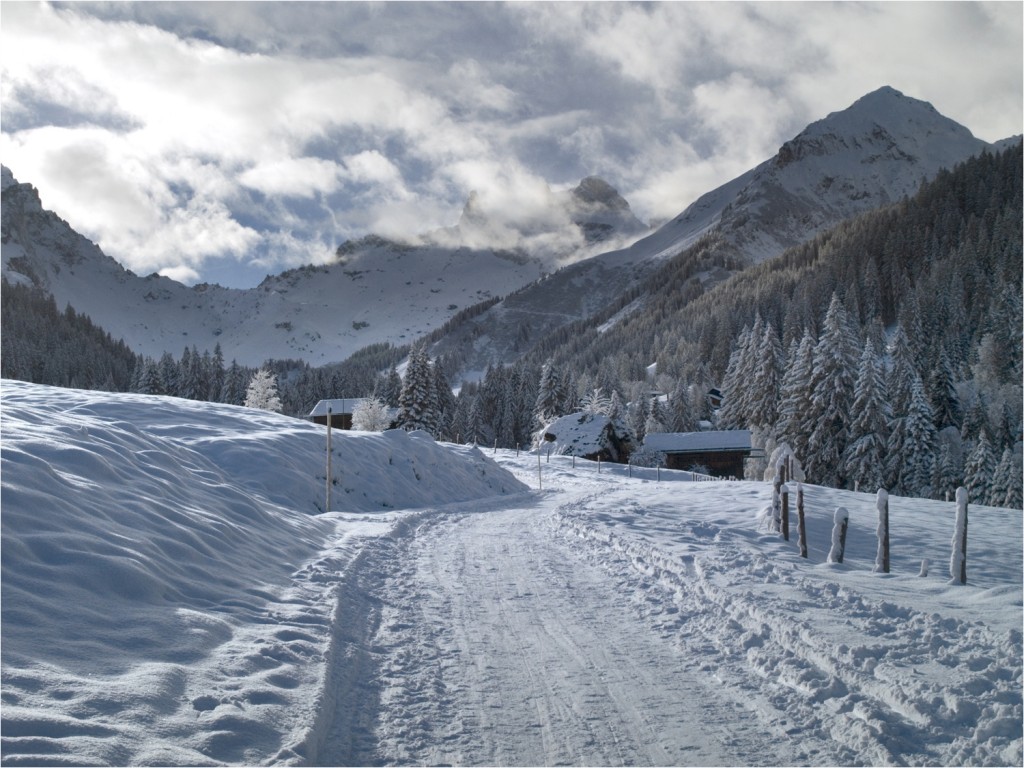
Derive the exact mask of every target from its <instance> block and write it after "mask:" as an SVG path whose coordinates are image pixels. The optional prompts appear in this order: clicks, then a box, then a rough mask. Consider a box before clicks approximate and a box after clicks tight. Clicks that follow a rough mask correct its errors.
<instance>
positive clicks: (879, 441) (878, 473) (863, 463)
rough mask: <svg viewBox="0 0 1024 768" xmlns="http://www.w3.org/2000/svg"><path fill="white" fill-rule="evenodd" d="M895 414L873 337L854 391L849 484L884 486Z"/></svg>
mask: <svg viewBox="0 0 1024 768" xmlns="http://www.w3.org/2000/svg"><path fill="white" fill-rule="evenodd" d="M891 418H892V414H891V412H890V411H889V402H888V397H887V393H886V391H885V378H884V377H883V376H882V363H881V360H880V359H879V358H878V355H877V354H876V352H875V345H874V344H873V343H872V342H871V341H870V340H869V341H867V342H865V344H864V350H863V352H862V353H861V357H860V365H859V368H858V373H857V382H856V384H855V386H854V391H853V423H852V424H851V425H850V438H849V444H848V445H847V447H846V452H845V453H844V454H843V467H844V472H845V474H846V482H847V484H848V485H850V486H852V487H855V488H859V489H860V490H862V491H877V490H878V489H879V488H882V487H883V486H884V478H885V449H886V442H887V440H888V431H889V430H888V426H889V421H890V419H891Z"/></svg>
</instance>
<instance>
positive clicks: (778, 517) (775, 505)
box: [771, 473, 782, 533]
mask: <svg viewBox="0 0 1024 768" xmlns="http://www.w3.org/2000/svg"><path fill="white" fill-rule="evenodd" d="M771 530H772V532H773V533H778V532H779V531H781V530H782V474H781V473H776V475H775V482H774V485H773V487H772V519H771Z"/></svg>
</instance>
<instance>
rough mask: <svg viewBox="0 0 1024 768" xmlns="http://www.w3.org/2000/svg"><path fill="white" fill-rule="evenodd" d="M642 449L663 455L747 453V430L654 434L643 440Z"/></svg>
mask: <svg viewBox="0 0 1024 768" xmlns="http://www.w3.org/2000/svg"><path fill="white" fill-rule="evenodd" d="M644 447H645V448H647V449H649V450H653V451H661V452H663V453H707V452H708V451H749V450H750V449H751V444H750V430H749V429H726V430H718V431H714V432H656V433H653V434H649V435H647V437H645V438H644Z"/></svg>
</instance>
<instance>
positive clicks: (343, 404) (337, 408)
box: [309, 397, 367, 429]
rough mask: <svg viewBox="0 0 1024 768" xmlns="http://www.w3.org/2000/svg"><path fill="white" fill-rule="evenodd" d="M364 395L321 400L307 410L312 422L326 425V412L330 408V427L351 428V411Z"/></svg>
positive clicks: (362, 399)
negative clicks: (310, 409)
mask: <svg viewBox="0 0 1024 768" xmlns="http://www.w3.org/2000/svg"><path fill="white" fill-rule="evenodd" d="M366 399H367V398H365V397H341V398H334V399H332V400H321V401H320V402H319V403H317V404H316V405H315V406H313V410H312V411H310V412H309V418H310V420H311V421H312V422H313V423H314V424H323V425H324V426H326V425H327V412H328V409H330V415H331V429H352V413H353V412H354V411H355V408H356V406H357V405H359V404H360V403H362V402H363V401H364V400H366Z"/></svg>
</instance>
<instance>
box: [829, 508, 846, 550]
mask: <svg viewBox="0 0 1024 768" xmlns="http://www.w3.org/2000/svg"><path fill="white" fill-rule="evenodd" d="M849 526H850V513H849V512H847V511H846V507H836V514H835V517H834V518H833V523H832V548H831V549H830V550H829V552H828V562H830V563H842V562H843V555H844V554H845V553H846V530H847V528H849Z"/></svg>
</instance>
